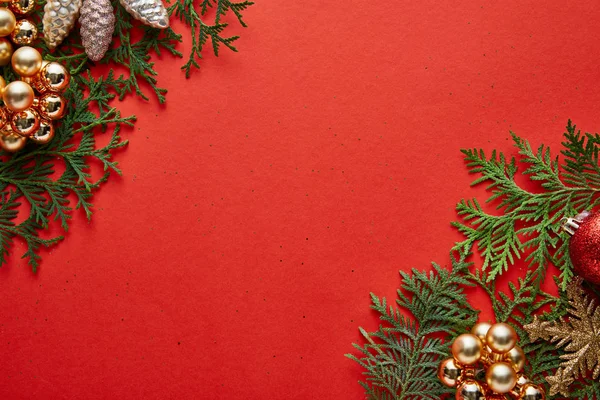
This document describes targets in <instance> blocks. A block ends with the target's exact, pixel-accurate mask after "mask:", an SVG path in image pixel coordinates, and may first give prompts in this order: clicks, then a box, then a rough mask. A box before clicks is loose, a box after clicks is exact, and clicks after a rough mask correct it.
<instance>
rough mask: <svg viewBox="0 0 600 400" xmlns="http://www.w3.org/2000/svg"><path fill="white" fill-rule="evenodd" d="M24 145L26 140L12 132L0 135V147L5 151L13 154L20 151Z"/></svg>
mask: <svg viewBox="0 0 600 400" xmlns="http://www.w3.org/2000/svg"><path fill="white" fill-rule="evenodd" d="M26 143H27V139H26V138H24V137H23V136H19V135H17V134H16V133H13V132H10V133H8V134H2V135H0V146H2V148H3V149H4V150H6V151H10V152H15V151H18V150H21V149H22V148H23V147H25V144H26Z"/></svg>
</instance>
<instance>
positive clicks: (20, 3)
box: [10, 0, 35, 14]
mask: <svg viewBox="0 0 600 400" xmlns="http://www.w3.org/2000/svg"><path fill="white" fill-rule="evenodd" d="M34 7H35V0H12V1H11V3H10V9H11V10H12V11H14V12H16V13H17V14H29V13H30V12H32V11H33V8H34Z"/></svg>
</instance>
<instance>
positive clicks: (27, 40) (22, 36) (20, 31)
mask: <svg viewBox="0 0 600 400" xmlns="http://www.w3.org/2000/svg"><path fill="white" fill-rule="evenodd" d="M37 35H38V30H37V28H36V26H35V24H34V23H33V22H31V21H29V20H28V19H21V20H19V21H17V25H16V26H15V30H14V31H12V33H11V34H10V38H11V39H12V41H13V42H15V44H18V45H19V46H23V45H26V44H31V43H33V42H34V41H35V40H36V39H37Z"/></svg>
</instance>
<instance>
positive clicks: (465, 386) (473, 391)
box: [456, 379, 485, 400]
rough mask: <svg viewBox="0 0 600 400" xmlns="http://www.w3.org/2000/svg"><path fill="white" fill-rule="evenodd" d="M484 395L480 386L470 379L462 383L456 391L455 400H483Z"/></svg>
mask: <svg viewBox="0 0 600 400" xmlns="http://www.w3.org/2000/svg"><path fill="white" fill-rule="evenodd" d="M483 399H485V393H484V391H483V388H482V387H481V385H480V384H479V383H478V382H477V381H475V380H472V379H469V380H466V381H465V382H463V383H462V384H461V385H460V386H459V387H458V389H457V390H456V400H483Z"/></svg>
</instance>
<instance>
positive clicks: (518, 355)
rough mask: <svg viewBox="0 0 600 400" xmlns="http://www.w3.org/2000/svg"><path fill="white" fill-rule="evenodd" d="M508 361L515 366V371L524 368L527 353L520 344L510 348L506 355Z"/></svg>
mask: <svg viewBox="0 0 600 400" xmlns="http://www.w3.org/2000/svg"><path fill="white" fill-rule="evenodd" d="M505 359H506V361H507V362H508V363H509V364H510V365H511V366H512V367H513V369H514V370H515V372H519V371H522V370H523V367H525V353H524V352H523V349H521V348H520V347H519V346H515V347H513V348H512V349H510V351H509V352H507V353H506V355H505Z"/></svg>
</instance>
